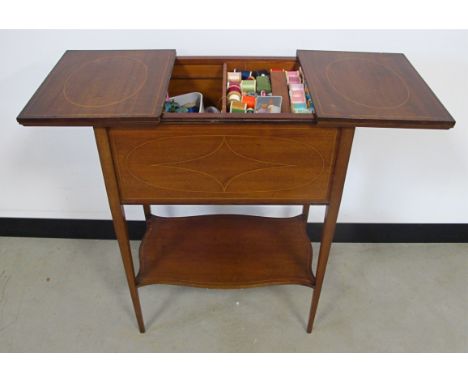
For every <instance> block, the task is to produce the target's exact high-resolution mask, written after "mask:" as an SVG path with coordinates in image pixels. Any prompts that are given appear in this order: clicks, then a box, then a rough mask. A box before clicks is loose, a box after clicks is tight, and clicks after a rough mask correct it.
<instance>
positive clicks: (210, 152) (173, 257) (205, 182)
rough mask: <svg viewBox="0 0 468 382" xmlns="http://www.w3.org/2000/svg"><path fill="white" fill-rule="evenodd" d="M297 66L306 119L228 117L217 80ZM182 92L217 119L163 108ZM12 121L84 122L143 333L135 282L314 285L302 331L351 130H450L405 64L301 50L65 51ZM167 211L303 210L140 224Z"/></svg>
mask: <svg viewBox="0 0 468 382" xmlns="http://www.w3.org/2000/svg"><path fill="white" fill-rule="evenodd" d="M299 66H300V67H302V70H303V73H304V77H305V81H306V83H307V84H308V87H309V89H310V92H311V95H312V99H313V101H314V103H315V108H316V113H315V114H294V113H291V110H290V108H289V105H288V102H283V108H282V112H281V113H279V114H266V115H265V114H231V113H228V112H227V105H226V97H225V92H226V81H227V80H226V77H227V72H228V71H232V70H234V69H237V70H260V69H267V70H268V69H270V68H276V69H285V70H297V69H298V67H299ZM281 89H282V90H281ZM281 89H279V90H278V91H279V92H280V93H281V92H283V93H282V94H283V96H286V97H283V99H284V100H285V101H286V98H287V93H284V89H285V88H284V87H282V88H281ZM193 91H198V92H201V93H202V94H203V96H204V99H205V104H211V105H215V106H218V107H219V108H220V110H221V113H218V114H215V113H199V114H194V113H186V114H182V113H180V114H178V113H165V112H163V110H164V102H165V99H166V94H167V92H169V94H171V95H177V94H183V93H188V92H193ZM273 91H274V92H275V89H273ZM17 120H18V122H19V123H20V124H22V125H25V126H93V128H94V133H95V136H96V142H97V147H98V151H99V156H100V161H101V166H102V171H103V174H104V180H105V185H106V189H107V195H108V199H109V205H110V209H111V212H112V218H113V223H114V228H115V233H116V236H117V240H118V244H119V247H120V253H121V256H122V260H123V265H124V268H125V274H126V277H127V281H128V286H129V289H130V294H131V298H132V302H133V306H134V309H135V314H136V318H137V321H138V327H139V329H140V331H141V332H144V331H145V325H144V320H143V315H142V311H141V307H140V300H139V296H138V288H139V287H142V286H144V285H150V284H175V285H189V286H194V287H205V288H246V287H257V286H264V285H274V284H296V285H304V286H307V287H311V288H314V293H313V296H312V303H311V307H310V315H309V320H308V325H307V331H308V332H309V333H310V332H311V330H312V325H313V322H314V317H315V313H316V310H317V305H318V301H319V297H320V292H321V289H322V284H323V279H324V275H325V269H326V266H327V260H328V255H329V252H330V246H331V244H332V240H333V235H334V231H335V225H336V220H337V216H338V210H339V206H340V201H341V195H342V192H343V185H344V182H345V177H346V171H347V166H348V161H349V157H350V152H351V145H352V142H353V135H354V131H355V128H356V127H392V128H403V129H409V128H416V129H448V128H451V127H452V126H453V125H454V124H455V121H454V120H453V118H452V117H451V116H450V114H449V113H448V112H447V110H446V109H445V108H444V106H443V105H442V104H441V103H440V102H439V100H438V99H437V98H436V96H435V95H434V93H433V92H432V91H431V90H430V89H429V87H428V86H427V85H426V83H425V82H424V80H423V79H422V78H421V77H420V75H419V74H418V73H417V72H416V70H415V69H414V68H413V66H412V65H411V64H410V63H409V61H408V60H407V59H406V57H405V56H404V55H403V54H394V53H355V52H328V51H307V50H299V51H298V52H297V56H296V57H288V58H283V57H177V56H176V52H175V50H122V51H67V52H66V53H65V54H64V55H63V57H62V58H61V59H60V61H59V62H58V63H57V65H56V66H55V67H54V68H53V70H52V71H51V72H50V74H49V75H48V76H47V78H46V79H45V80H44V82H43V83H42V85H41V86H40V87H39V89H38V90H37V91H36V93H35V94H34V95H33V97H32V98H31V100H30V101H29V103H28V104H27V105H26V106H25V108H24V109H23V111H22V112H21V113H20V115H19V116H18V118H17ZM90 197H91V195H90ZM126 204H140V205H142V206H143V209H144V212H145V217H146V223H147V229H146V233H145V235H144V238H143V240H142V242H141V245H140V252H139V256H140V261H139V263H140V264H139V271H138V273H137V274H136V275H135V270H134V264H133V261H132V257H131V250H130V246H129V236H128V231H127V224H126V219H125V214H124V209H123V206H124V205H126ZM164 204H172V205H194V204H201V205H206V204H217V205H221V204H226V205H232V204H244V205H259V204H271V205H302V206H303V213H302V215H299V216H296V217H291V218H268V217H258V216H245V215H207V216H189V217H176V218H164V217H158V216H154V215H152V214H151V211H150V206H151V205H164ZM310 205H325V206H326V214H325V219H324V226H323V234H322V238H321V245H320V252H319V257H318V263H317V269H316V272H315V275H314V272H313V271H312V248H311V244H310V241H309V239H308V236H307V234H306V224H307V216H308V211H309V206H310Z"/></svg>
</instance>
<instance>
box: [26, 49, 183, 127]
mask: <svg viewBox="0 0 468 382" xmlns="http://www.w3.org/2000/svg"><path fill="white" fill-rule="evenodd" d="M175 56H176V52H175V50H121V51H118V50H109V51H99V50H96V51H84V50H83V51H67V52H65V54H64V55H63V56H62V58H61V59H60V61H59V62H58V63H57V65H56V66H55V67H54V69H53V70H52V71H51V72H50V74H49V75H48V76H47V78H46V79H45V81H44V82H43V83H42V85H41V86H40V87H39V89H38V90H37V91H36V93H35V94H34V96H33V97H32V98H31V100H30V101H29V102H28V104H27V105H26V106H25V108H24V109H23V111H22V112H21V113H20V115H19V116H18V122H20V123H21V124H24V125H51V126H52V125H53V126H64V125H65V126H66V125H71V126H79V125H86V126H89V125H96V124H102V123H106V122H115V121H151V122H153V121H158V120H159V116H160V115H161V112H162V107H163V105H164V101H165V98H166V91H167V87H168V83H169V79H170V76H171V73H172V67H173V65H174V60H175Z"/></svg>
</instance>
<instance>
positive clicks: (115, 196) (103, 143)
mask: <svg viewBox="0 0 468 382" xmlns="http://www.w3.org/2000/svg"><path fill="white" fill-rule="evenodd" d="M94 134H95V136H96V143H97V147H98V152H99V158H100V161H101V167H102V172H103V174H104V183H105V185H106V190H107V196H108V199H109V206H110V210H111V214H112V221H113V223H114V229H115V235H116V236H117V241H118V243H119V248H120V254H121V256H122V261H123V265H124V269H125V275H126V277H127V283H128V287H129V289H130V296H131V298H132V302H133V308H134V310H135V315H136V319H137V322H138V328H139V329H140V332H141V333H144V332H145V324H144V321H143V314H142V312H141V305H140V297H139V295H138V288H137V286H136V282H135V270H134V267H133V260H132V252H131V249H130V241H129V236H128V229H127V221H126V220H125V211H124V209H123V206H122V205H121V204H120V196H119V188H118V184H117V179H116V177H115V172H114V165H113V162H112V155H111V150H110V146H109V139H108V135H107V130H106V128H105V127H95V128H94Z"/></svg>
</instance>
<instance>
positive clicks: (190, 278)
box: [137, 215, 315, 288]
mask: <svg viewBox="0 0 468 382" xmlns="http://www.w3.org/2000/svg"><path fill="white" fill-rule="evenodd" d="M147 225H148V226H147V230H146V233H145V236H144V238H143V241H142V243H141V246H140V271H139V273H138V276H137V285H138V286H143V285H150V284H173V285H188V286H195V287H204V288H247V287H256V286H264V285H280V284H296V285H305V286H309V287H313V286H314V285H315V278H314V275H313V274H312V246H311V243H310V240H309V238H308V236H307V234H306V230H305V223H304V220H303V219H302V217H301V216H296V217H292V218H266V217H258V216H246V215H205V216H190V217H179V218H163V217H158V216H152V217H151V218H150V219H149V220H148V221H147Z"/></svg>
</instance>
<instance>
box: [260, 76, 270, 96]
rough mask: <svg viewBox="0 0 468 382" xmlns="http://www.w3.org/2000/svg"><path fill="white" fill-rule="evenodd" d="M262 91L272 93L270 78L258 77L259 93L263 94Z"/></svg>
mask: <svg viewBox="0 0 468 382" xmlns="http://www.w3.org/2000/svg"><path fill="white" fill-rule="evenodd" d="M262 91H264V92H265V93H271V83H270V78H269V77H268V76H266V75H263V74H262V75H261V76H258V77H257V92H259V93H261V92H262Z"/></svg>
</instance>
